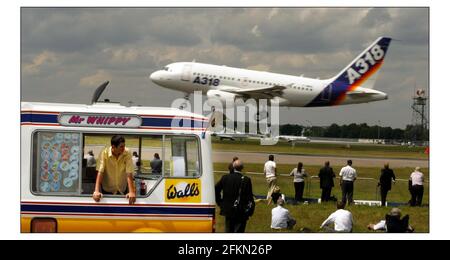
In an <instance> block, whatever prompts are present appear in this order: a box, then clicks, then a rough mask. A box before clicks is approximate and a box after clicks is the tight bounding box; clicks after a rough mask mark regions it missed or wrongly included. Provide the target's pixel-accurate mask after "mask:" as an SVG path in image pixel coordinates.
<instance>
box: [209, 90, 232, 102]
mask: <svg viewBox="0 0 450 260" xmlns="http://www.w3.org/2000/svg"><path fill="white" fill-rule="evenodd" d="M206 96H207V97H208V103H209V104H210V105H213V104H212V103H214V102H217V101H220V103H222V106H225V105H226V103H227V102H234V101H235V100H236V97H238V95H236V94H233V93H230V92H225V91H220V90H215V89H212V90H208V92H206ZM214 100H216V101H214Z"/></svg>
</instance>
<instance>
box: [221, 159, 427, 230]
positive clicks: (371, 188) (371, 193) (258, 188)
mask: <svg viewBox="0 0 450 260" xmlns="http://www.w3.org/2000/svg"><path fill="white" fill-rule="evenodd" d="M294 167H296V166H295V165H277V169H278V171H279V173H280V174H282V175H283V174H288V173H290V171H291V170H292V169H293V168H294ZM319 168H320V167H318V166H308V165H306V166H305V169H306V172H307V173H308V174H309V175H310V176H316V175H317V174H318V171H319ZM262 169H263V165H262V164H245V169H244V172H262ZM214 170H215V171H226V170H227V164H225V163H215V164H214ZM339 170H340V168H339V169H337V168H335V169H334V171H335V172H336V175H338V173H339ZM356 170H357V172H358V177H359V180H357V181H356V182H355V191H354V199H356V200H375V198H376V193H375V192H376V187H377V183H378V178H379V174H380V169H379V168H362V167H357V168H356ZM393 170H394V172H395V175H396V177H397V179H405V180H407V179H408V178H409V175H410V174H411V172H412V171H413V169H412V168H398V169H396V168H394V169H393ZM422 171H423V173H424V174H425V176H429V175H428V174H429V172H428V169H422ZM222 175H223V173H216V174H215V179H216V181H218V180H219V179H220V178H221V176H222ZM247 176H249V177H250V178H251V179H252V184H253V192H254V194H255V195H265V194H267V183H266V180H265V178H264V176H263V175H252V174H248V175H247ZM363 178H373V179H375V180H363ZM426 178H427V177H426ZM292 181H293V177H289V176H279V177H278V180H277V183H278V186H280V188H281V191H282V193H284V194H285V195H286V196H287V197H293V196H294V185H293V183H292ZM309 186H310V188H309V190H308V189H307V188H305V193H304V195H305V196H304V197H308V198H320V194H321V190H320V187H319V180H318V178H311V181H310V184H309ZM332 194H334V195H335V196H336V197H337V198H340V197H341V191H340V187H339V184H338V181H337V180H335V187H334V189H333V191H332ZM428 194H429V185H428V183H426V184H425V193H424V198H423V204H428V203H429V195H428ZM409 196H410V195H409V191H408V182H407V181H400V180H398V181H397V182H396V183H395V184H394V185H393V187H392V190H391V191H390V192H389V194H388V202H389V201H390V202H399V203H406V202H408V200H409V198H410V197H409ZM378 200H379V196H378ZM272 208H273V205H271V206H268V205H266V203H265V202H260V203H258V204H257V207H256V211H255V215H254V216H253V217H252V218H251V219H250V221H249V222H248V226H247V230H246V231H247V232H272V231H271V229H270V219H271V209H272ZM287 208H288V209H289V210H290V211H291V214H292V216H293V217H294V218H296V219H297V226H296V228H294V230H292V231H289V232H300V231H301V230H300V229H302V228H306V229H307V230H310V231H311V232H319V231H320V230H319V226H320V224H321V223H322V221H323V220H325V219H326V218H327V217H328V216H329V215H330V214H331V213H332V212H334V211H335V210H336V206H335V204H334V203H324V204H309V205H287ZM401 208H402V211H403V213H404V214H409V215H410V221H411V223H410V224H411V225H413V226H414V228H415V229H416V232H428V231H429V208H428V207H421V208H412V207H409V206H403V207H401ZM348 209H349V210H350V211H351V212H352V214H353V217H354V221H355V226H354V231H355V232H371V231H369V230H367V228H366V226H367V225H368V224H369V223H376V222H378V221H379V220H381V219H383V218H384V216H385V214H386V213H387V212H388V211H389V210H390V208H385V207H369V206H351V207H349V208H348ZM217 214H218V210H217ZM218 216H219V215H218ZM223 221H224V218H223V217H219V218H218V220H217V231H218V232H223V230H224V226H223V225H224V223H223Z"/></svg>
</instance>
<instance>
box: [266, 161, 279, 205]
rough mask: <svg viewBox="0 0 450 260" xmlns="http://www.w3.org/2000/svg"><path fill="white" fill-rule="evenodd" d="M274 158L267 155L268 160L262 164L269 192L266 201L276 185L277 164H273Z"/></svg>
mask: <svg viewBox="0 0 450 260" xmlns="http://www.w3.org/2000/svg"><path fill="white" fill-rule="evenodd" d="M274 160H275V156H273V155H272V154H271V155H269V160H268V161H267V162H266V163H265V164H264V175H265V176H266V180H267V184H269V190H268V191H267V197H266V199H267V200H269V199H270V196H271V195H272V192H273V188H275V186H276V185H277V164H276V163H275V161H274Z"/></svg>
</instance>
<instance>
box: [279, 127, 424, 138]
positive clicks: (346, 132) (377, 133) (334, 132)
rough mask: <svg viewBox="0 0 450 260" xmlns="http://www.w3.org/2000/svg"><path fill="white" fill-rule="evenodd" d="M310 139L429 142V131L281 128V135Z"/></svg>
mask: <svg viewBox="0 0 450 260" xmlns="http://www.w3.org/2000/svg"><path fill="white" fill-rule="evenodd" d="M302 133H303V134H304V135H305V136H310V137H330V138H355V139H391V140H422V141H423V140H428V136H429V132H428V129H425V130H422V129H421V127H420V126H414V125H407V126H406V128H405V129H400V128H395V129H393V128H392V127H385V126H378V125H374V126H369V125H367V124H366V123H363V124H355V123H353V124H349V125H342V126H340V125H338V124H332V125H330V126H312V127H305V126H301V125H293V124H286V125H281V126H280V134H281V135H296V136H300V135H301V134H302Z"/></svg>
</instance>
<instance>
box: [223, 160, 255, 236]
mask: <svg viewBox="0 0 450 260" xmlns="http://www.w3.org/2000/svg"><path fill="white" fill-rule="evenodd" d="M233 166H234V171H233V172H232V173H230V174H226V175H223V176H222V178H221V179H220V181H219V182H217V184H216V186H215V192H216V203H217V205H218V206H219V207H220V215H222V216H225V232H227V233H243V232H245V227H246V225H247V221H248V219H249V218H250V217H251V216H252V215H253V211H254V207H253V208H252V210H250V211H249V212H247V213H246V212H245V209H244V208H243V207H242V206H240V205H248V204H249V202H252V205H253V206H254V205H255V203H254V197H253V188H252V180H251V179H250V178H249V177H247V176H244V175H243V174H242V170H243V169H244V164H243V163H242V162H241V161H240V160H236V161H235V162H234V163H233ZM238 198H239V199H238Z"/></svg>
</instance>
